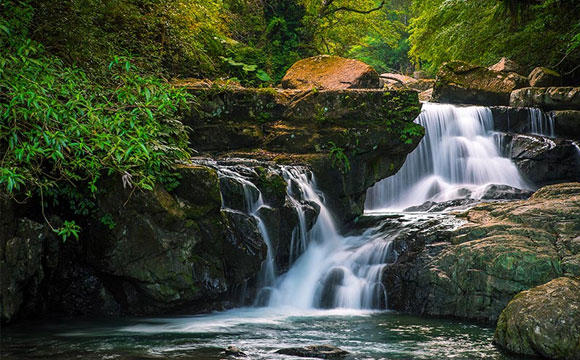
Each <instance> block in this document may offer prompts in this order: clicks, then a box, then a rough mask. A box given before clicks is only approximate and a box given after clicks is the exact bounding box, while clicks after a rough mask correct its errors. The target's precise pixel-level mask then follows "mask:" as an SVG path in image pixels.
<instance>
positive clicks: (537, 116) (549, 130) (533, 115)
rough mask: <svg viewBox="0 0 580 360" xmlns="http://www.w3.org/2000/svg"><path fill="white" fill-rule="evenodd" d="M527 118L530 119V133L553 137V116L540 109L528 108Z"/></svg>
mask: <svg viewBox="0 0 580 360" xmlns="http://www.w3.org/2000/svg"><path fill="white" fill-rule="evenodd" d="M528 113H529V115H528V118H529V119H530V125H529V126H530V133H532V134H534V135H542V136H549V137H554V134H555V131H554V117H553V116H551V115H549V114H546V113H544V112H543V111H542V110H540V109H536V108H529V109H528Z"/></svg>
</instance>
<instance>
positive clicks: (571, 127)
mask: <svg viewBox="0 0 580 360" xmlns="http://www.w3.org/2000/svg"><path fill="white" fill-rule="evenodd" d="M549 116H550V117H551V118H552V119H554V128H555V132H556V136H558V137H562V138H564V139H575V140H580V111H578V110H559V111H551V112H550V113H549Z"/></svg>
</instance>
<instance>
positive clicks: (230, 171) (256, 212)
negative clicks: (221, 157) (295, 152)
mask: <svg viewBox="0 0 580 360" xmlns="http://www.w3.org/2000/svg"><path fill="white" fill-rule="evenodd" d="M216 168H217V171H218V175H219V177H220V179H224V178H226V179H230V180H232V181H235V182H237V183H239V184H240V185H241V186H242V189H243V192H244V204H245V206H246V212H247V213H248V214H249V215H251V216H252V217H253V218H254V219H256V222H257V224H258V230H259V231H260V235H262V238H263V239H264V242H265V243H266V246H267V247H268V252H267V255H266V261H265V262H264V264H263V265H262V270H261V271H260V274H259V276H258V286H259V287H268V286H271V285H272V284H274V283H275V281H276V261H275V257H274V247H273V244H272V241H271V240H270V235H269V233H268V229H267V228H266V224H265V222H264V219H263V218H262V216H261V212H260V210H261V209H262V208H267V207H268V205H266V204H264V200H263V198H262V192H261V191H260V189H258V187H256V185H254V184H253V183H252V182H251V181H250V180H248V179H247V178H246V177H245V176H244V175H243V172H253V170H252V169H250V168H247V167H243V166H216ZM222 208H225V209H227V208H229V207H228V204H227V203H226V200H225V199H224V198H223V197H222Z"/></svg>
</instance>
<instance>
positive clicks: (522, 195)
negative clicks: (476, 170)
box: [481, 184, 534, 200]
mask: <svg viewBox="0 0 580 360" xmlns="http://www.w3.org/2000/svg"><path fill="white" fill-rule="evenodd" d="M533 193H534V192H533V191H531V190H526V189H518V188H515V187H513V186H509V185H496V184H490V185H488V186H486V188H485V189H484V190H483V193H482V195H481V199H482V200H525V199H527V198H529V197H530V196H532V194H533Z"/></svg>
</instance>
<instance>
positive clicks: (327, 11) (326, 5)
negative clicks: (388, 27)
mask: <svg viewBox="0 0 580 360" xmlns="http://www.w3.org/2000/svg"><path fill="white" fill-rule="evenodd" d="M333 2H334V1H333V0H330V1H325V2H324V3H323V4H324V7H323V8H322V10H321V11H320V17H321V18H322V17H325V16H327V15H330V14H334V13H336V12H339V11H348V12H354V13H357V14H370V13H372V12H375V11H379V10H381V9H382V8H383V7H384V6H385V0H383V1H382V2H381V3H380V5H378V6H377V7H375V8H372V9H369V10H359V9H355V8H351V7H348V6H341V7H337V8H334V9H329V6H330V4H332V3H333Z"/></svg>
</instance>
